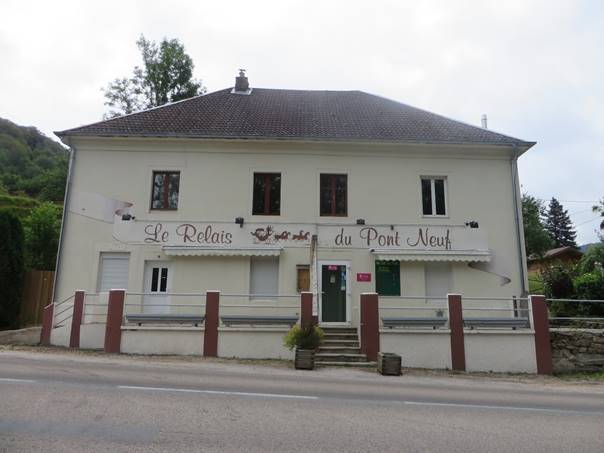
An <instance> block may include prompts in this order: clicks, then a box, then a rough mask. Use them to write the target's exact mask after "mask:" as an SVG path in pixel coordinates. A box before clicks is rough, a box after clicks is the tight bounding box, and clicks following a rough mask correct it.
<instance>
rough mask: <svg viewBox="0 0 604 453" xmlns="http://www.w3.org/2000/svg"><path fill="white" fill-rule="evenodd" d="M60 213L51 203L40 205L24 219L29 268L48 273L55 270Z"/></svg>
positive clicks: (58, 208) (59, 209)
mask: <svg viewBox="0 0 604 453" xmlns="http://www.w3.org/2000/svg"><path fill="white" fill-rule="evenodd" d="M61 211H62V210H61V208H60V207H59V206H56V205H54V204H52V203H48V202H47V203H42V204H41V205H40V206H38V207H37V208H35V209H34V210H32V212H31V214H30V215H29V217H27V218H26V219H25V222H24V223H25V225H24V226H25V244H26V247H25V250H26V251H27V256H26V259H27V266H28V267H29V268H31V269H37V270H48V271H52V270H54V269H55V263H56V259H57V249H58V247H59V234H60V232H61Z"/></svg>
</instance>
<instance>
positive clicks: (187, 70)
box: [103, 35, 206, 118]
mask: <svg viewBox="0 0 604 453" xmlns="http://www.w3.org/2000/svg"><path fill="white" fill-rule="evenodd" d="M136 45H137V46H138V49H139V51H140V53H141V57H142V60H143V67H140V66H135V67H134V70H133V72H132V77H130V78H127V77H123V78H118V79H115V80H113V81H112V82H110V83H109V85H108V86H107V88H106V89H104V90H103V91H104V93H105V99H106V101H105V105H106V106H108V107H110V108H111V110H110V111H109V112H108V113H106V114H105V118H113V117H116V116H120V115H124V114H129V113H133V112H136V111H138V110H143V109H147V108H151V107H157V106H160V105H164V104H166V103H168V102H175V101H180V100H182V99H187V98H190V97H193V96H197V95H200V94H203V93H205V91H206V89H205V87H204V86H203V85H202V83H201V80H196V79H195V78H194V77H193V69H194V67H195V65H194V64H193V60H192V58H191V57H190V56H189V55H188V54H187V53H185V48H184V45H183V44H181V43H180V41H178V40H177V39H171V40H168V39H166V38H164V39H162V40H161V42H160V43H159V44H157V43H156V42H154V41H149V40H147V39H145V37H144V36H142V35H141V37H140V38H139V40H138V41H137V42H136Z"/></svg>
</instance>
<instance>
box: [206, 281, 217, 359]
mask: <svg viewBox="0 0 604 453" xmlns="http://www.w3.org/2000/svg"><path fill="white" fill-rule="evenodd" d="M219 306H220V291H208V292H206V319H205V323H204V324H205V330H204V332H203V356H204V357H218V323H219Z"/></svg>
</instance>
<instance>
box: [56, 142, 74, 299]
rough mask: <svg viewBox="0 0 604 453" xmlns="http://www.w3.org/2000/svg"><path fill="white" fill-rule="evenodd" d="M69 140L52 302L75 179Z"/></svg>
mask: <svg viewBox="0 0 604 453" xmlns="http://www.w3.org/2000/svg"><path fill="white" fill-rule="evenodd" d="M67 142H68V146H69V148H70V150H71V152H70V153H69V169H68V170H67V181H66V182H65V197H64V198H63V216H62V218H61V232H60V233H59V250H58V251H57V262H56V265H55V277H54V281H53V286H52V302H56V300H57V281H58V276H59V271H60V266H61V254H62V252H63V236H64V232H65V225H66V224H67V210H68V209H69V198H70V197H69V196H70V195H71V182H72V179H73V166H74V161H75V153H76V149H75V146H73V144H72V143H71V140H70V139H69V138H68V139H67Z"/></svg>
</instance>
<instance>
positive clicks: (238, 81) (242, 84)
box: [233, 69, 250, 93]
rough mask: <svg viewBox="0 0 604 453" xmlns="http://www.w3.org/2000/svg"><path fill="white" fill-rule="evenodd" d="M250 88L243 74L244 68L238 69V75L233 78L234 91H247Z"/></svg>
mask: <svg viewBox="0 0 604 453" xmlns="http://www.w3.org/2000/svg"><path fill="white" fill-rule="evenodd" d="M249 89H250V84H249V82H248V81H247V77H246V76H245V69H240V70H239V77H237V78H235V89H234V90H233V92H235V93H247V92H248V91H249Z"/></svg>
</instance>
